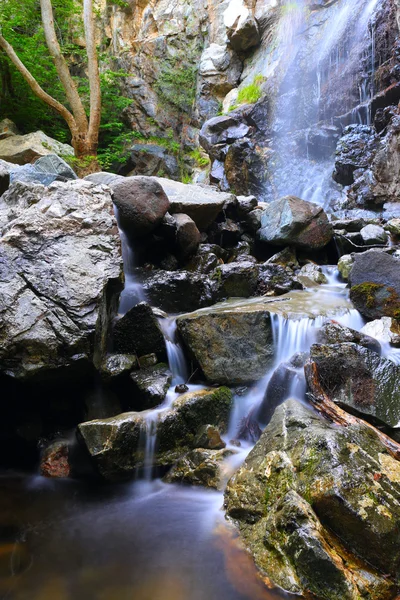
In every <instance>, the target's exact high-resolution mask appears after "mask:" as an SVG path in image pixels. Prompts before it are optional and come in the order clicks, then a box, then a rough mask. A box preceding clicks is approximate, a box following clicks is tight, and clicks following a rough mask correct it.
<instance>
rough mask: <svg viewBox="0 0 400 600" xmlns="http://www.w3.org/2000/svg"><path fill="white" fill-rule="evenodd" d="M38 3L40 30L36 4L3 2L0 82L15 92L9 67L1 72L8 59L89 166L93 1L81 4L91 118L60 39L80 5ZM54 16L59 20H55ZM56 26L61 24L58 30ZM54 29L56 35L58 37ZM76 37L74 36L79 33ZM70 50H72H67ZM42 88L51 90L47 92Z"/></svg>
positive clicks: (94, 98) (96, 110)
mask: <svg viewBox="0 0 400 600" xmlns="http://www.w3.org/2000/svg"><path fill="white" fill-rule="evenodd" d="M39 1H40V15H41V20H42V26H41V27H40V26H38V19H37V16H38V5H37V0H24V2H23V3H22V5H23V6H22V7H21V3H20V2H19V0H2V4H1V8H0V48H1V49H2V50H3V53H2V56H1V57H0V64H1V63H2V64H3V69H2V73H3V76H2V78H3V80H5V83H6V85H8V88H10V86H11V89H8V91H9V93H11V94H12V93H15V91H14V90H13V89H12V81H11V78H10V77H8V76H7V73H8V72H9V71H7V67H6V68H4V58H5V55H6V56H7V57H8V59H9V60H10V61H11V63H12V65H13V67H14V68H15V69H17V70H18V72H19V73H20V74H21V75H22V77H23V78H24V80H25V81H26V82H27V83H28V85H29V87H30V88H31V90H32V92H33V93H34V94H35V95H36V96H37V98H39V99H40V100H41V101H43V102H45V103H46V104H47V105H48V106H50V107H51V108H53V109H54V110H55V111H56V113H57V114H58V115H59V116H60V117H62V119H63V120H64V121H65V122H66V124H67V125H68V128H69V130H70V133H71V139H72V145H73V147H74V150H75V156H76V157H77V159H79V160H81V159H84V160H85V161H86V162H88V160H87V159H88V157H96V155H97V149H98V140H99V130H100V121H101V87H100V75H99V67H98V57H97V48H96V43H95V26H94V13H93V4H92V0H83V34H84V37H85V45H86V59H87V71H88V84H87V85H88V97H89V111H88V113H89V118H88V116H87V111H86V110H85V96H84V95H82V94H81V93H80V90H79V89H78V85H77V82H76V78H74V77H73V76H72V74H71V71H70V68H69V67H68V64H67V61H66V58H65V54H67V53H68V50H67V47H68V42H69V41H70V40H68V39H67V40H66V39H65V38H63V35H64V36H66V37H68V35H69V34H68V31H67V29H66V24H69V25H70V24H71V18H74V15H75V21H76V23H77V24H79V19H78V15H79V12H80V11H79V5H78V4H77V3H76V2H75V1H74V0H64V1H61V0H39ZM55 14H56V16H57V21H55ZM59 23H62V24H63V25H62V27H60V26H59ZM77 27H78V25H77ZM56 28H57V30H58V34H59V36H57V34H56ZM74 33H75V35H78V31H77V30H76V31H75V32H74ZM59 37H61V40H60V39H59ZM69 50H70V51H71V48H69ZM79 50H80V51H81V49H79ZM21 57H22V59H21ZM39 57H40V58H39ZM55 75H57V76H58V83H57V85H54V80H55ZM39 80H40V83H39ZM46 84H48V87H47V85H46ZM42 86H43V87H42ZM44 88H47V89H49V90H51V93H48V92H47V91H45V89H44ZM3 93H4V92H3ZM0 101H1V97H0ZM91 162H92V164H91V166H90V167H89V170H92V169H95V168H97V166H98V165H97V161H96V160H93V161H91Z"/></svg>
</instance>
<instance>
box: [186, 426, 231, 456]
mask: <svg viewBox="0 0 400 600" xmlns="http://www.w3.org/2000/svg"><path fill="white" fill-rule="evenodd" d="M225 446H226V444H225V442H224V441H223V440H222V439H221V434H220V432H219V430H218V427H215V426H214V425H202V427H200V429H199V430H198V431H197V433H196V437H195V440H194V442H193V447H194V448H206V449H208V450H222V448H225Z"/></svg>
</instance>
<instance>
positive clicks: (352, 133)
mask: <svg viewBox="0 0 400 600" xmlns="http://www.w3.org/2000/svg"><path fill="white" fill-rule="evenodd" d="M377 146H378V136H377V135H376V132H375V131H374V129H373V128H372V127H368V126H367V125H349V126H348V127H346V128H345V130H344V133H343V136H342V137H341V138H340V140H339V142H338V145H337V149H336V161H335V172H334V174H333V178H334V180H335V181H336V182H337V183H341V184H342V185H350V184H352V183H354V172H355V171H356V170H358V169H366V168H367V167H368V166H369V165H370V163H371V162H372V159H373V155H374V153H375V152H376V149H377Z"/></svg>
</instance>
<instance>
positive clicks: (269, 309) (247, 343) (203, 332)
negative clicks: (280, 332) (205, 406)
mask: <svg viewBox="0 0 400 600" xmlns="http://www.w3.org/2000/svg"><path fill="white" fill-rule="evenodd" d="M350 308H351V304H350V303H349V302H348V301H347V300H346V299H345V298H344V297H343V296H341V297H336V296H335V297H330V296H329V295H328V294H324V293H323V292H321V297H320V301H319V302H318V303H317V302H316V294H315V292H307V291H297V290H296V291H293V292H290V293H289V294H285V295H284V296H280V297H279V300H277V299H267V298H264V297H263V298H252V299H250V300H229V301H227V302H221V303H220V304H215V305H214V306H212V307H210V308H204V309H201V310H198V311H196V312H193V313H189V314H186V315H181V316H180V317H178V319H177V325H178V330H179V333H180V334H181V336H182V339H183V341H184V344H185V346H186V347H187V349H188V351H189V353H190V354H191V356H192V358H194V359H195V361H196V362H197V364H198V365H199V366H200V368H201V369H202V371H203V373H204V375H205V377H206V379H207V381H209V382H210V383H221V384H227V385H236V384H241V383H247V382H251V381H257V380H258V379H260V378H261V377H263V376H264V375H265V373H266V371H267V369H268V368H269V367H271V366H272V363H273V361H274V357H275V350H276V349H275V348H274V343H273V337H272V326H271V314H275V315H281V316H282V317H283V318H289V319H295V320H296V319H301V318H303V317H307V318H310V319H314V318H316V317H318V316H321V315H322V316H333V315H335V314H336V315H340V314H343V313H346V312H347V311H348V310H350Z"/></svg>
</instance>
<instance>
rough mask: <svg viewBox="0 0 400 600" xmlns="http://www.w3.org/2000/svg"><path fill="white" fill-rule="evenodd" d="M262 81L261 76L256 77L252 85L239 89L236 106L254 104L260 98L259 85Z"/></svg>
mask: <svg viewBox="0 0 400 600" xmlns="http://www.w3.org/2000/svg"><path fill="white" fill-rule="evenodd" d="M263 81H264V78H263V77H262V75H256V77H254V79H253V81H252V83H250V84H249V85H246V86H245V87H243V88H241V89H240V90H239V93H238V98H237V103H238V104H255V103H256V102H257V100H259V99H260V98H261V96H262V91H261V85H262V83H263Z"/></svg>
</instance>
